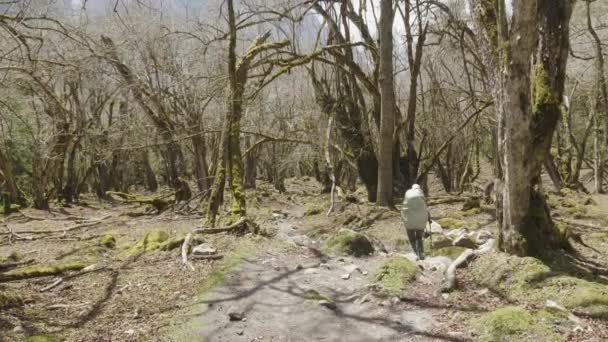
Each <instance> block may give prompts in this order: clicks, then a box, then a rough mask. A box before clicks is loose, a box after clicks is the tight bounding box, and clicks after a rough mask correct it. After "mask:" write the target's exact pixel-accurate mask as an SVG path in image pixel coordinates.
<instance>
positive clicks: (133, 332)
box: [125, 329, 135, 335]
mask: <svg viewBox="0 0 608 342" xmlns="http://www.w3.org/2000/svg"><path fill="white" fill-rule="evenodd" d="M125 334H127V335H133V334H135V330H133V329H129V330H125Z"/></svg>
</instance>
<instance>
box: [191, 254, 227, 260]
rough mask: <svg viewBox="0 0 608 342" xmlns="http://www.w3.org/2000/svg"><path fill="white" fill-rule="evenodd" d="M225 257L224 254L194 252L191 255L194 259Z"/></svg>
mask: <svg viewBox="0 0 608 342" xmlns="http://www.w3.org/2000/svg"><path fill="white" fill-rule="evenodd" d="M223 257H224V255H222V254H211V255H199V254H192V255H190V258H192V259H194V260H218V259H221V258H223Z"/></svg>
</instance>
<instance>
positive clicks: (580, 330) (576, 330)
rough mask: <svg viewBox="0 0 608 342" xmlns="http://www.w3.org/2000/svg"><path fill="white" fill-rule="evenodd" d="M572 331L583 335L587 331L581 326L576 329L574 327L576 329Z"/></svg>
mask: <svg viewBox="0 0 608 342" xmlns="http://www.w3.org/2000/svg"><path fill="white" fill-rule="evenodd" d="M572 331H573V332H575V333H581V332H583V331H585V329H583V327H581V326H580V325H577V326H576V327H574V329H572Z"/></svg>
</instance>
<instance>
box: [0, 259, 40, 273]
mask: <svg viewBox="0 0 608 342" xmlns="http://www.w3.org/2000/svg"><path fill="white" fill-rule="evenodd" d="M33 262H34V259H29V260H25V261H7V262H3V263H0V272H6V271H8V270H11V269H13V268H16V267H19V266H24V265H29V264H31V263H33Z"/></svg>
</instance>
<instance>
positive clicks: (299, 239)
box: [289, 235, 312, 247]
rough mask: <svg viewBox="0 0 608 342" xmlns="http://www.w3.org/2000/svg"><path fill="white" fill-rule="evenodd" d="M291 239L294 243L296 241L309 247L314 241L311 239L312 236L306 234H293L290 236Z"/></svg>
mask: <svg viewBox="0 0 608 342" xmlns="http://www.w3.org/2000/svg"><path fill="white" fill-rule="evenodd" d="M289 241H292V242H293V243H295V244H296V245H297V246H304V247H308V246H310V245H312V241H311V240H310V238H309V237H308V236H306V235H295V236H291V237H289Z"/></svg>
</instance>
